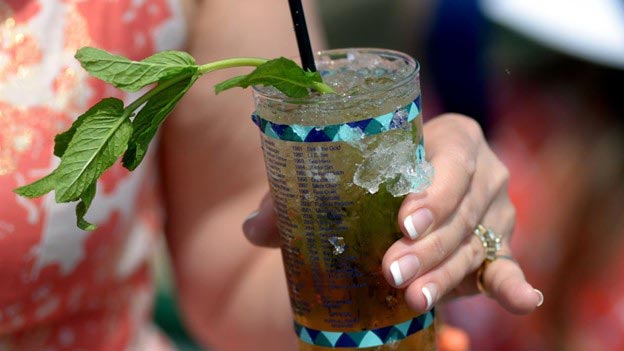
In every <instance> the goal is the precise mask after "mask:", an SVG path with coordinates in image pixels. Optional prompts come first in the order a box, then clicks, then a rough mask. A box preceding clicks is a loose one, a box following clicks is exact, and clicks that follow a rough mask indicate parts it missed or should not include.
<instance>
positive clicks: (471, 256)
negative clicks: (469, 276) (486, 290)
mask: <svg viewBox="0 0 624 351" xmlns="http://www.w3.org/2000/svg"><path fill="white" fill-rule="evenodd" d="M466 256H467V257H466V261H465V262H466V265H465V267H467V271H468V272H473V271H475V270H476V269H477V268H479V266H481V264H482V263H483V260H484V259H485V249H484V248H483V244H482V243H481V240H480V239H479V238H477V237H476V236H475V237H474V238H473V240H472V241H471V243H470V245H468V250H466Z"/></svg>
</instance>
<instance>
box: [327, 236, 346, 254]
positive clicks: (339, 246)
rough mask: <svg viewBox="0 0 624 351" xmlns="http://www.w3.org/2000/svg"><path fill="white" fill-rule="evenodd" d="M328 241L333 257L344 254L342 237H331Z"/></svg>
mask: <svg viewBox="0 0 624 351" xmlns="http://www.w3.org/2000/svg"><path fill="white" fill-rule="evenodd" d="M328 241H329V243H330V244H332V246H333V247H334V251H333V254H334V256H338V255H340V254H343V253H344V251H345V246H346V245H345V241H344V238H343V237H341V236H332V237H331V238H329V240H328Z"/></svg>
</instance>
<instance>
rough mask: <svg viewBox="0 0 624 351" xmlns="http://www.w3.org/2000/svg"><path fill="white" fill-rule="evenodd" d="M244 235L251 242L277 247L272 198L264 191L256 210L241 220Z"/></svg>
mask: <svg viewBox="0 0 624 351" xmlns="http://www.w3.org/2000/svg"><path fill="white" fill-rule="evenodd" d="M243 232H244V233H245V237H247V240H249V241H250V242H251V243H252V244H254V245H258V246H266V247H279V243H280V240H279V234H278V232H277V225H276V219H275V210H274V209H273V199H272V198H271V195H270V194H269V193H266V194H265V195H264V197H263V198H262V201H261V202H260V207H259V208H258V210H257V211H255V212H252V213H251V214H250V215H249V216H247V218H245V221H244V222H243Z"/></svg>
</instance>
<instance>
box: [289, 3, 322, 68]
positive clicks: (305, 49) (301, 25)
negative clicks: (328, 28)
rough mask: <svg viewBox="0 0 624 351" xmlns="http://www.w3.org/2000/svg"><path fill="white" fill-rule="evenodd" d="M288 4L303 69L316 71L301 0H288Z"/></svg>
mask: <svg viewBox="0 0 624 351" xmlns="http://www.w3.org/2000/svg"><path fill="white" fill-rule="evenodd" d="M288 5H290V15H291V16H292V20H293V24H294V25H295V35H296V36H297V45H298V46H299V55H300V56H301V64H302V65H303V69H307V70H310V71H312V72H316V65H315V64H314V54H313V53H312V45H311V44H310V35H309V34H308V26H307V25H306V20H305V14H304V13H303V6H302V5H301V0H288Z"/></svg>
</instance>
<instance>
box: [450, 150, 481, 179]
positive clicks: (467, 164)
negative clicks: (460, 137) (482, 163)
mask: <svg viewBox="0 0 624 351" xmlns="http://www.w3.org/2000/svg"><path fill="white" fill-rule="evenodd" d="M452 158H453V161H454V163H455V164H456V166H457V167H458V168H459V169H460V170H461V172H463V173H464V174H466V175H467V176H468V177H469V178H472V176H473V175H474V174H475V172H476V171H477V160H476V157H474V155H473V154H472V153H466V152H465V150H457V151H456V152H454V153H453V154H452Z"/></svg>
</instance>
